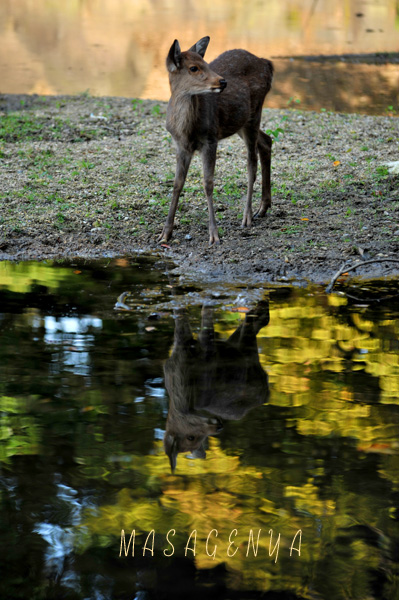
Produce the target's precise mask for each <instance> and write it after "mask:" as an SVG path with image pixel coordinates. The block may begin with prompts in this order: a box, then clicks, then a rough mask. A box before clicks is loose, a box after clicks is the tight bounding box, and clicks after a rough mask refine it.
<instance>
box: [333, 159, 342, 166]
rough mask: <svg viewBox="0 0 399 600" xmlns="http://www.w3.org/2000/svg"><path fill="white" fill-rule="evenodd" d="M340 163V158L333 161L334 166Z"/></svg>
mask: <svg viewBox="0 0 399 600" xmlns="http://www.w3.org/2000/svg"><path fill="white" fill-rule="evenodd" d="M340 164H341V161H340V160H334V162H333V165H334V167H338V165H340Z"/></svg>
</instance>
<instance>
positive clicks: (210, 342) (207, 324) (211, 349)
mask: <svg viewBox="0 0 399 600" xmlns="http://www.w3.org/2000/svg"><path fill="white" fill-rule="evenodd" d="M201 317H202V318H201V333H200V334H199V336H198V339H199V342H200V344H201V347H202V348H203V350H204V352H205V358H210V357H212V356H214V354H215V349H216V348H215V331H214V328H213V308H212V306H208V305H206V304H204V305H203V307H202V313H201Z"/></svg>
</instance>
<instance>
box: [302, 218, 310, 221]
mask: <svg viewBox="0 0 399 600" xmlns="http://www.w3.org/2000/svg"><path fill="white" fill-rule="evenodd" d="M301 221H309V219H308V218H307V217H301Z"/></svg>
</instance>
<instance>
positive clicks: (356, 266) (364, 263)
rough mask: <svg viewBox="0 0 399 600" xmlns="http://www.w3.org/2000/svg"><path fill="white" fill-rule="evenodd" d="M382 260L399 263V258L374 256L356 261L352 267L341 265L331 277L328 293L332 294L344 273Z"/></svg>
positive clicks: (327, 288)
mask: <svg viewBox="0 0 399 600" xmlns="http://www.w3.org/2000/svg"><path fill="white" fill-rule="evenodd" d="M381 262H394V263H399V259H398V258H372V259H370V260H365V261H363V262H359V263H356V264H355V265H352V266H351V267H346V266H345V265H344V266H343V267H341V268H340V269H339V271H337V272H336V273H335V275H334V277H333V278H332V279H331V281H330V283H329V284H328V286H327V287H326V294H331V292H332V290H333V288H334V285H335V284H336V282H337V279H338V277H340V276H341V275H342V274H343V273H347V272H348V271H353V270H354V269H357V268H358V267H363V265H370V264H371V263H381Z"/></svg>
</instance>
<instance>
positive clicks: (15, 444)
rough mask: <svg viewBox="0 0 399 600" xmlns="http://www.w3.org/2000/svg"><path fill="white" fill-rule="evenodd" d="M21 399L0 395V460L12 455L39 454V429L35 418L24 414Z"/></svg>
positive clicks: (6, 459) (24, 409) (5, 459)
mask: <svg viewBox="0 0 399 600" xmlns="http://www.w3.org/2000/svg"><path fill="white" fill-rule="evenodd" d="M24 404H25V403H24V402H23V401H22V400H18V399H16V398H10V397H7V396H0V413H1V419H0V461H7V462H9V459H10V458H11V457H12V456H14V455H18V456H22V455H25V454H33V455H35V454H39V453H40V446H39V443H40V441H41V436H40V430H39V429H38V427H37V423H36V421H35V419H34V418H33V417H31V416H28V415H26V414H25V411H26V407H25V406H24Z"/></svg>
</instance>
